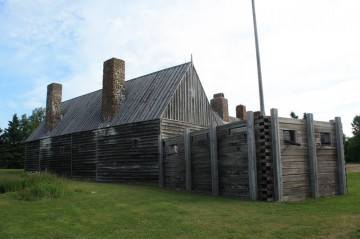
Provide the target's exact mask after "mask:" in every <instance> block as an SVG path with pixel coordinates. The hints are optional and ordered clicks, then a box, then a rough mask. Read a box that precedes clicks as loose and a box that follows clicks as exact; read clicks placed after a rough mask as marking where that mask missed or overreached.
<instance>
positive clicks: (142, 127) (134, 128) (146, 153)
mask: <svg viewBox="0 0 360 239" xmlns="http://www.w3.org/2000/svg"><path fill="white" fill-rule="evenodd" d="M159 128H160V126H159V120H154V121H147V122H140V123H134V124H129V125H122V126H116V127H110V128H106V129H99V130H97V131H96V140H97V181H122V182H141V183H150V184H157V183H158V176H159V167H158V136H159V133H160V130H159Z"/></svg>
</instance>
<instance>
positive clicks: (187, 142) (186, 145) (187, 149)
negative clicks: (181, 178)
mask: <svg viewBox="0 0 360 239" xmlns="http://www.w3.org/2000/svg"><path fill="white" fill-rule="evenodd" d="M190 147H191V145H190V129H189V128H186V129H185V130H184V151H185V188H186V191H188V192H191V148H190Z"/></svg>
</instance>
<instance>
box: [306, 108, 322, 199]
mask: <svg viewBox="0 0 360 239" xmlns="http://www.w3.org/2000/svg"><path fill="white" fill-rule="evenodd" d="M306 126H307V133H308V135H307V138H308V152H309V163H310V183H311V196H312V197H313V198H318V197H319V183H318V170H317V155H316V143H315V134H314V132H315V131H314V116H313V114H306Z"/></svg>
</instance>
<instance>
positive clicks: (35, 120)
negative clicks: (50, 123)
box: [0, 108, 45, 168]
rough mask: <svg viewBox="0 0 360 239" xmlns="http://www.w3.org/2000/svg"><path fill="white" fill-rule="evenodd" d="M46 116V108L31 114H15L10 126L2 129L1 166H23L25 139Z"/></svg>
mask: <svg viewBox="0 0 360 239" xmlns="http://www.w3.org/2000/svg"><path fill="white" fill-rule="evenodd" d="M44 117H45V109H44V108H36V109H34V110H33V112H32V114H31V116H29V117H27V116H26V115H25V114H24V115H22V116H21V118H20V119H19V117H18V116H17V114H14V116H13V118H12V120H11V121H9V124H8V128H6V129H5V130H2V129H0V168H23V167H24V160H25V141H26V139H27V138H28V137H29V136H30V135H31V133H32V132H33V131H34V130H35V129H36V128H37V127H38V126H39V124H40V123H41V121H42V120H43V119H44Z"/></svg>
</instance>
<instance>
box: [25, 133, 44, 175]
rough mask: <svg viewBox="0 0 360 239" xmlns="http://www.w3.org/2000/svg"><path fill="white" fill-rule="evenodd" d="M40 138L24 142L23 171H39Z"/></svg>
mask: <svg viewBox="0 0 360 239" xmlns="http://www.w3.org/2000/svg"><path fill="white" fill-rule="evenodd" d="M39 154H40V140H36V141H32V142H27V143H26V144H25V157H26V160H25V171H27V172H39V171H40V161H39V159H40V158H39Z"/></svg>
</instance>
